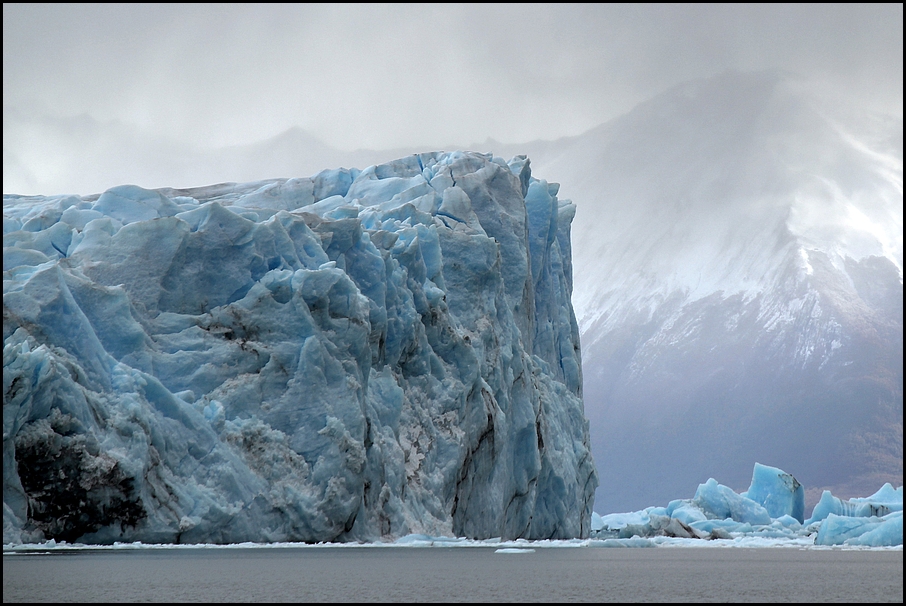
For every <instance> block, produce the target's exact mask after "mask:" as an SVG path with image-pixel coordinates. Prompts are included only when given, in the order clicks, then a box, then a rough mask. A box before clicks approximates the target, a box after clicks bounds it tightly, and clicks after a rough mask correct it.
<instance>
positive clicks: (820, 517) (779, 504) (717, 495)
mask: <svg viewBox="0 0 906 606" xmlns="http://www.w3.org/2000/svg"><path fill="white" fill-rule="evenodd" d="M803 509H804V489H803V487H802V485H801V484H800V483H799V482H798V481H797V480H796V478H794V477H793V476H792V475H791V474H788V473H786V472H785V471H783V470H781V469H778V468H776V467H769V466H767V465H762V464H760V463H755V469H754V471H753V474H752V483H751V485H750V486H749V489H748V490H746V491H744V492H742V493H739V494H737V493H736V492H734V491H733V489H731V488H730V487H728V486H724V485H723V484H720V483H718V482H717V481H716V480H715V479H714V478H709V479H708V480H707V481H706V482H705V483H704V484H700V485H699V487H698V490H696V492H695V496H694V497H693V498H691V499H677V500H674V501H671V502H670V503H669V504H668V505H667V506H666V507H647V508H645V509H643V510H640V511H634V512H629V513H612V514H607V515H603V516H602V515H600V514H598V513H597V512H593V513H592V518H591V535H590V536H591V537H592V538H593V539H596V540H597V539H603V540H604V541H606V542H609V543H608V546H617V543H615V542H619V545H620V546H634V545H641V544H642V543H640V542H644V541H649V542H650V541H651V540H654V539H656V540H669V539H709V540H718V539H724V540H731V541H739V540H747V539H754V540H760V541H764V540H769V541H771V540H783V539H789V540H790V541H794V542H795V544H797V545H799V546H806V545H817V546H833V545H844V546H867V547H894V546H902V545H903V487H902V486H901V487H899V488H896V489H895V488H893V486H892V485H890V484H889V483H888V484H885V485H884V486H883V487H881V489H880V490H878V492H876V493H875V494H873V495H871V496H869V497H865V498H853V499H849V500H848V501H844V500H842V499H839V498H837V497H834V496H833V495H832V494H831V493H830V492H829V491H824V494H823V495H822V497H821V500H820V501H819V502H818V503H817V504H816V505H815V507H814V510H813V511H812V516H811V517H810V518H809V519H807V520H803V519H802V518H803ZM772 544H773V543H772Z"/></svg>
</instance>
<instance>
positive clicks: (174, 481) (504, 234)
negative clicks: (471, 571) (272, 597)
mask: <svg viewBox="0 0 906 606" xmlns="http://www.w3.org/2000/svg"><path fill="white" fill-rule="evenodd" d="M557 193H558V185H557V184H555V183H548V182H547V181H544V180H540V179H537V178H535V177H534V176H533V175H532V174H531V169H530V162H529V160H528V159H527V158H525V157H524V156H517V157H515V158H513V159H512V160H510V161H509V162H507V161H505V160H503V159H502V158H500V157H495V156H492V155H490V154H479V153H471V152H452V153H444V152H434V153H426V154H419V155H413V156H408V157H405V158H401V159H398V160H395V161H393V162H389V163H387V164H381V165H374V166H370V167H368V168H366V169H364V170H358V169H335V170H326V171H323V172H321V173H319V174H317V175H315V176H313V177H311V178H294V179H273V180H267V181H259V182H253V183H238V184H237V183H223V184H218V185H212V186H207V187H199V188H192V189H169V188H168V189H160V190H154V191H152V190H146V189H143V188H141V187H138V186H135V185H122V186H118V187H114V188H112V189H109V190H107V191H105V192H104V193H102V194H100V195H94V196H75V195H63V196H16V195H4V206H3V230H4V236H3V314H4V317H3V339H4V342H3V388H4V406H3V536H4V543H5V544H21V543H35V542H41V541H47V540H53V541H67V542H69V543H72V542H76V541H78V542H81V543H86V544H113V543H116V542H123V543H131V542H136V541H140V542H143V543H152V544H158V543H196V544H197V543H205V544H225V543H243V542H256V543H261V542H280V541H299V542H307V543H318V542H343V541H347V542H348V541H376V540H382V541H386V540H390V541H392V540H395V539H397V538H400V537H406V536H410V535H425V536H454V537H466V538H470V539H487V538H491V537H502V538H503V539H517V538H525V539H571V538H583V537H587V536H588V535H589V533H590V531H591V513H592V512H591V508H592V502H593V498H594V492H595V488H596V487H597V474H596V472H595V467H594V463H593V460H592V457H591V454H590V449H589V433H588V422H587V420H586V419H585V415H584V409H583V403H582V376H581V357H580V348H579V333H578V327H577V324H576V319H575V315H574V312H573V309H572V305H571V302H570V296H571V293H572V286H573V283H572V266H571V250H570V224H571V222H572V219H573V217H574V215H575V206H574V205H573V204H572V203H571V202H569V201H568V200H559V199H558V198H557Z"/></svg>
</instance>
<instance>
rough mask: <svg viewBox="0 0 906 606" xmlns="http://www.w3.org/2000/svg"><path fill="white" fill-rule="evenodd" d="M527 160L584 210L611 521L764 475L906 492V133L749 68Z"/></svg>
mask: <svg viewBox="0 0 906 606" xmlns="http://www.w3.org/2000/svg"><path fill="white" fill-rule="evenodd" d="M507 151H515V150H507ZM524 151H525V152H528V153H530V154H531V157H532V159H533V166H535V167H536V168H537V169H538V170H542V171H543V172H544V173H545V174H548V175H551V178H552V179H554V180H556V181H558V182H560V183H562V184H563V188H562V191H561V196H562V197H565V198H571V199H573V200H574V201H575V203H576V205H577V209H578V210H577V220H576V223H575V227H574V230H573V238H574V241H573V251H574V272H575V291H574V296H573V302H574V305H575V307H576V313H577V318H578V321H579V324H580V329H581V335H582V347H583V369H584V378H585V385H584V396H585V402H586V414H587V415H588V417H589V420H590V422H591V434H592V444H593V449H594V454H595V459H596V463H597V465H598V471H599V474H600V476H601V487H600V488H599V490H598V494H597V501H596V510H597V511H601V512H609V511H627V510H630V509H637V508H641V507H644V506H647V505H653V504H666V502H667V501H668V500H670V499H673V498H679V497H685V496H689V495H686V494H685V493H684V491H687V490H689V487H690V486H692V487H694V486H695V485H697V483H701V482H704V481H705V480H706V479H707V478H708V477H720V478H727V480H728V483H730V484H733V485H736V486H738V487H740V488H744V487H745V485H746V484H747V482H748V481H749V479H750V478H749V473H750V467H751V465H752V462H753V461H759V462H762V463H765V464H769V465H776V466H779V467H781V468H783V469H787V470H789V471H790V472H791V473H794V475H796V477H797V478H798V479H799V480H800V481H801V482H803V484H805V485H806V486H808V487H812V491H811V493H810V494H809V498H810V500H811V501H812V502H813V501H814V500H816V499H817V496H818V495H819V494H820V491H819V489H820V488H821V487H833V488H834V489H835V494H846V493H852V494H853V495H854V494H855V493H858V492H860V491H863V492H864V490H867V489H868V490H875V489H876V488H877V486H879V485H880V483H883V481H891V482H893V483H895V484H901V483H902V410H903V396H902V393H903V391H902V385H903V373H902V357H903V356H902V351H903V350H902V342H903V341H902V335H903V305H902V302H903V299H902V200H903V198H902V121H901V120H894V119H891V118H887V117H883V116H870V115H864V114H860V113H858V112H855V111H848V112H847V113H844V112H843V111H841V109H840V108H839V107H836V106H834V105H832V104H830V103H828V102H827V101H826V100H821V99H818V98H816V97H814V96H813V95H811V94H810V93H809V91H808V88H807V86H806V85H805V84H804V83H802V82H799V81H797V80H795V79H793V78H791V77H789V76H786V75H784V74H779V73H774V72H766V73H758V74H741V73H734V72H731V73H727V74H724V75H722V76H718V77H716V78H712V79H709V80H701V81H695V82H690V83H687V84H684V85H681V86H678V87H675V88H674V89H671V90H669V91H667V92H666V93H664V94H662V95H660V96H659V97H656V98H654V99H652V100H650V101H649V102H647V103H644V104H642V105H640V106H638V107H637V108H636V109H634V110H633V111H632V112H630V113H629V114H626V115H625V116H623V117H622V118H620V119H617V120H614V121H612V122H609V123H607V124H605V125H602V126H601V127H598V128H596V129H594V130H592V131H589V132H588V133H586V134H584V135H582V136H580V137H574V138H571V139H567V140H561V141H559V142H556V144H546V143H543V142H538V143H534V144H529V145H528V146H525V147H524Z"/></svg>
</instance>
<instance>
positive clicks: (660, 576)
mask: <svg viewBox="0 0 906 606" xmlns="http://www.w3.org/2000/svg"><path fill="white" fill-rule="evenodd" d="M3 601H4V602H24V601H27V602H341V601H355V602H366V601H367V602H379V601H386V602H438V601H447V602H478V601H490V602H607V601H614V602H671V601H673V602H727V601H731V602H791V601H792V602H796V601H800V602H902V601H903V552H902V551H887V550H873V551H849V550H799V549H782V548H781V549H773V548H762V549H744V548H743V549H708V548H654V549H627V548H622V549H620V548H617V549H601V548H541V549H536V550H535V551H534V552H532V553H529V552H522V553H495V549H494V548H492V547H488V548H486V547H470V548H437V547H432V548H411V547H410V548H406V547H381V548H369V547H318V548H306V547H302V548H282V549H273V548H215V549H211V548H203V549H201V548H200V549H135V550H79V551H53V552H45V553H15V554H4V555H3Z"/></svg>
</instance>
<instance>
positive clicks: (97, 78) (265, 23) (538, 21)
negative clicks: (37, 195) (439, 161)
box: [3, 3, 903, 191]
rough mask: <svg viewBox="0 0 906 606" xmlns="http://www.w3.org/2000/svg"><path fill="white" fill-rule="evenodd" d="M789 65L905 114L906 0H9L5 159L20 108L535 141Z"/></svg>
mask: <svg viewBox="0 0 906 606" xmlns="http://www.w3.org/2000/svg"><path fill="white" fill-rule="evenodd" d="M774 67H779V68H783V69H786V70H789V71H792V72H795V73H799V74H802V75H805V76H807V77H809V78H814V79H816V80H818V81H820V82H822V83H824V85H825V86H827V87H828V88H829V89H831V90H836V91H838V92H841V93H843V94H846V95H849V96H855V97H856V98H857V100H858V101H859V102H861V103H863V104H865V105H866V106H868V107H871V108H873V109H880V110H883V111H887V112H892V113H895V114H897V115H899V116H902V104H903V6H902V4H888V5H838V4H810V5H768V6H765V5H710V4H708V5H641V6H639V5H609V4H608V5H588V4H578V5H566V4H557V5H545V4H540V5H525V4H500V5H487V4H400V5H394V4H390V5H376V4H365V5H336V4H327V5H318V4H303V5H282V4H281V5H259V4H255V5H249V4H240V5H207V4H206V5H185V4H174V5H157V4H155V5H135V4H124V5H71V4H53V5H35V4H8V3H5V4H4V5H3V106H4V108H3V116H4V133H5V134H4V142H3V145H4V174H5V175H6V172H7V171H6V166H7V162H8V159H9V158H13V157H17V156H18V157H19V161H20V162H21V161H22V160H21V158H22V157H25V155H23V154H21V153H19V148H20V147H21V146H23V145H25V144H26V142H25V141H23V139H27V138H28V137H27V136H23V135H22V132H23V131H21V129H20V130H17V131H16V133H17V134H16V135H15V136H13V135H12V134H11V135H10V136H9V137H8V136H7V135H6V131H7V128H6V126H7V122H8V120H12V118H11V116H13V115H15V112H19V114H18V115H20V116H21V115H22V112H27V113H28V114H29V115H31V116H33V117H34V116H45V115H46V116H54V117H71V116H76V115H83V114H87V115H88V116H91V117H92V118H94V119H96V120H99V121H102V122H106V121H118V122H119V123H121V124H124V125H127V126H129V127H134V128H137V129H139V131H140V132H144V133H147V134H148V135H152V136H155V137H164V138H170V139H176V140H179V141H185V142H186V143H188V144H191V145H192V146H194V147H196V148H198V147H201V148H209V147H210V148H214V147H220V146H223V145H233V144H245V143H251V142H254V141H260V140H263V139H266V138H269V137H272V136H274V135H277V134H279V133H281V132H283V131H285V130H286V129H288V128H290V127H293V126H299V127H301V128H303V129H305V130H307V131H308V132H310V133H312V134H313V135H315V136H317V137H319V138H320V139H322V140H323V141H324V142H326V143H327V144H329V145H331V146H334V147H336V148H339V149H346V150H351V149H358V148H371V149H385V148H393V147H403V146H411V145H418V146H425V147H432V148H433V147H441V146H449V145H451V144H455V145H468V144H470V143H480V142H484V141H485V140H486V139H488V138H493V139H495V140H497V141H500V142H503V143H522V142H526V141H530V140H534V139H554V138H558V137H561V136H566V135H576V134H580V133H582V132H584V131H586V130H588V129H590V128H593V127H594V126H597V125H598V124H601V123H603V122H605V121H607V120H609V119H611V118H614V117H616V116H618V115H620V114H622V113H625V112H626V111H628V110H630V109H631V108H632V107H633V106H634V105H636V104H637V103H639V102H641V101H644V100H646V99H648V98H650V97H651V96H653V95H655V94H657V93H659V92H661V91H663V90H665V89H667V88H669V87H670V86H671V85H673V84H676V83H678V82H680V81H684V80H688V79H691V78H697V77H707V76H712V75H715V74H717V73H720V72H722V71H724V70H726V69H729V68H736V69H741V70H756V69H764V68H774ZM10 132H11V133H12V132H13V129H10ZM36 140H37V139H34V141H36ZM34 141H32V143H33V144H34ZM30 153H31V156H34V150H32V152H30ZM31 156H29V157H31ZM4 180H6V177H5V178H4ZM4 191H8V190H7V188H6V187H4Z"/></svg>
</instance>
